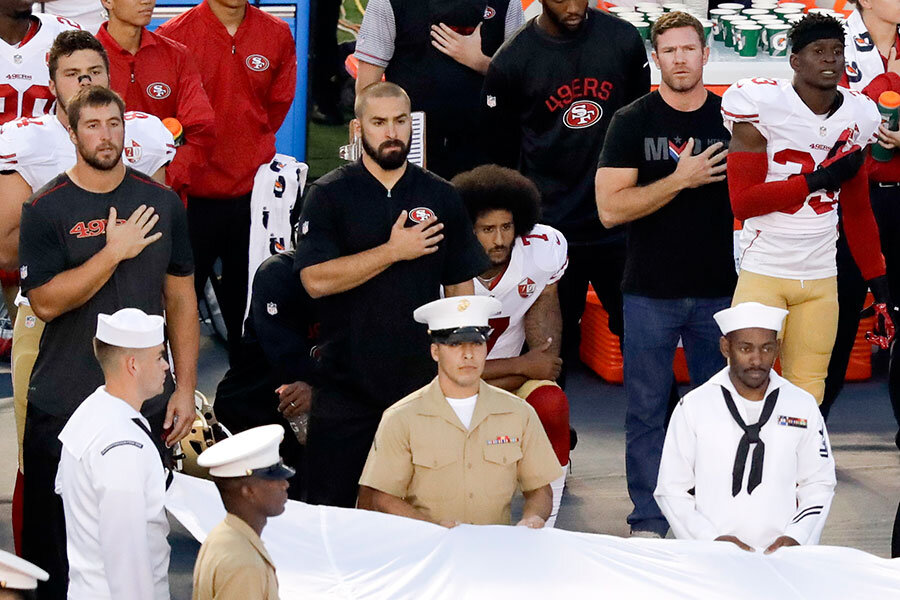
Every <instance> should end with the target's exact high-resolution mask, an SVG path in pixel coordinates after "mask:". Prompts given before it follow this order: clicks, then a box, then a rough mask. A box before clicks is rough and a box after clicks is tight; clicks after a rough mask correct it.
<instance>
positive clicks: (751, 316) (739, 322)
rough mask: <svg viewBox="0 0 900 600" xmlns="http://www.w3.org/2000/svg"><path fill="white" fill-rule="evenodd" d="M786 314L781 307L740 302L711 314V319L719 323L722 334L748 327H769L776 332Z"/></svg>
mask: <svg viewBox="0 0 900 600" xmlns="http://www.w3.org/2000/svg"><path fill="white" fill-rule="evenodd" d="M787 314H788V311H786V310H784V309H783V308H776V307H774V306H766V305H765V304H760V303H759V302H742V303H741V304H738V305H736V306H732V307H731V308H726V309H725V310H720V311H719V312H717V313H716V314H714V315H713V319H715V320H716V323H718V324H719V329H721V330H722V334H723V335H728V334H729V333H731V332H732V331H737V330H738V329H748V328H750V327H758V328H760V329H771V330H772V331H775V332H778V331H781V326H782V324H783V323H784V318H785V317H786V316H787Z"/></svg>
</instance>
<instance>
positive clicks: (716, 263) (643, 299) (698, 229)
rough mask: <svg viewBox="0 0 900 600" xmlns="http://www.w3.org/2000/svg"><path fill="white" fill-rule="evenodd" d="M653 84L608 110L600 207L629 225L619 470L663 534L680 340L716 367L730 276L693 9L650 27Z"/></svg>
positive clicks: (718, 155)
mask: <svg viewBox="0 0 900 600" xmlns="http://www.w3.org/2000/svg"><path fill="white" fill-rule="evenodd" d="M652 39H653V55H652V56H653V60H654V61H655V62H656V64H657V66H658V67H659V70H660V72H661V74H662V82H661V83H660V86H659V90H658V91H655V92H651V93H650V94H647V95H646V96H644V97H643V98H640V99H639V100H636V101H635V102H633V103H631V104H630V105H628V106H626V107H625V108H622V109H620V110H619V111H618V112H616V114H615V116H614V117H613V120H612V123H611V124H610V128H609V132H608V133H607V140H608V141H607V143H606V145H605V146H604V148H603V153H602V154H601V156H600V168H599V169H598V170H597V176H596V179H595V188H596V195H597V208H598V211H599V213H600V218H601V220H602V221H603V223H604V224H605V225H607V226H609V227H612V226H615V225H619V224H623V223H624V224H626V225H625V227H626V230H627V232H628V244H627V252H626V259H625V277H624V280H623V282H622V292H623V298H624V315H625V343H624V361H625V364H624V368H625V371H624V376H625V394H626V396H627V399H628V407H627V409H626V413H625V469H626V474H627V476H628V492H629V494H630V496H631V500H632V502H633V503H634V511H633V512H632V513H631V515H629V517H628V523H629V524H630V525H631V530H632V534H633V535H648V536H649V535H652V536H665V534H666V531H667V529H668V525H667V524H666V520H665V518H664V517H663V515H662V513H660V511H659V507H658V506H657V505H656V502H655V501H654V500H653V489H654V487H655V486H656V474H657V470H658V468H659V457H660V453H661V452H662V446H663V438H664V436H665V423H666V414H667V407H668V406H669V398H670V393H671V391H672V386H673V383H674V382H673V375H672V361H673V359H674V358H675V350H676V348H677V347H678V342H679V339H680V340H681V341H682V342H683V344H684V348H685V352H686V354H687V359H688V369H689V371H690V374H691V380H692V381H693V382H695V383H698V382H702V381H706V380H707V379H709V378H710V377H712V375H713V374H714V373H715V372H716V371H718V370H719V369H721V368H722V366H723V365H724V362H723V359H722V356H721V354H720V353H719V350H718V343H719V335H718V330H717V328H716V325H715V323H714V322H713V318H712V316H713V314H714V313H715V312H716V311H719V310H721V309H723V308H726V307H728V305H729V303H730V302H731V293H732V291H733V290H734V284H735V280H736V276H735V272H734V262H733V258H732V249H731V248H732V221H733V217H732V215H731V206H730V204H729V202H728V188H727V186H726V184H725V182H724V179H725V155H726V154H727V150H726V149H725V148H726V146H727V144H728V140H729V138H730V136H729V135H728V131H727V130H726V129H725V127H724V126H723V125H722V120H721V118H720V116H719V111H720V108H721V100H720V98H719V97H718V96H717V95H715V94H713V93H711V92H708V91H707V90H706V88H704V87H703V65H704V64H706V61H707V60H708V58H709V48H708V47H707V46H706V41H705V38H704V36H703V27H702V26H701V24H700V22H699V21H697V19H695V18H694V17H692V16H691V15H688V14H686V13H683V12H672V13H668V14H666V15H663V16H662V17H660V19H659V20H657V21H656V23H655V24H654V26H653V30H652Z"/></svg>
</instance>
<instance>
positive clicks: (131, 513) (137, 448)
mask: <svg viewBox="0 0 900 600" xmlns="http://www.w3.org/2000/svg"><path fill="white" fill-rule="evenodd" d="M137 433H138V434H140V431H138V432H137ZM149 443H150V442H149V440H146V439H141V438H140V437H138V436H137V435H135V436H134V437H132V438H122V439H121V440H118V441H113V442H110V443H107V444H101V445H98V446H99V447H97V448H96V450H94V451H93V452H92V456H91V459H92V460H91V462H92V463H93V464H92V473H93V475H94V481H95V486H96V490H97V498H98V501H99V514H98V515H97V517H98V524H99V528H100V532H99V533H100V540H99V541H100V548H101V549H102V553H103V566H104V571H105V573H106V574H107V583H108V584H109V592H110V597H112V598H128V599H129V600H154V599H153V596H154V578H153V561H152V557H151V556H150V544H149V541H148V531H147V514H146V513H147V508H146V497H145V496H146V494H145V488H146V485H147V482H146V477H147V473H146V472H145V468H144V465H145V461H144V459H143V457H142V456H141V453H142V451H143V450H145V449H147V447H148V445H149ZM151 450H152V451H153V452H156V449H155V448H152V449H151Z"/></svg>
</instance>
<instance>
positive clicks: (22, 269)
mask: <svg viewBox="0 0 900 600" xmlns="http://www.w3.org/2000/svg"><path fill="white" fill-rule="evenodd" d="M26 277H28V265H22V266H21V267H19V279H25V278H26Z"/></svg>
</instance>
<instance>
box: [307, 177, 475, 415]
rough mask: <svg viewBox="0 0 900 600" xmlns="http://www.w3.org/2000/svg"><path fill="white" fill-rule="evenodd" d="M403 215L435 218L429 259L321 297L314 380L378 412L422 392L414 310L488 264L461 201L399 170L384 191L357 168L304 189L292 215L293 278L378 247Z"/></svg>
mask: <svg viewBox="0 0 900 600" xmlns="http://www.w3.org/2000/svg"><path fill="white" fill-rule="evenodd" d="M402 210H406V211H408V212H409V214H410V217H409V218H408V219H407V221H406V226H407V227H410V226H413V225H415V224H416V220H417V219H424V218H426V217H427V216H428V215H429V214H434V215H435V216H437V219H438V220H439V221H440V222H441V223H443V224H444V229H443V231H442V232H441V233H443V234H444V239H443V240H442V241H441V242H440V243H439V244H438V251H437V252H434V253H432V254H427V255H425V256H422V257H419V258H417V259H415V260H405V261H400V262H397V263H394V264H393V265H391V266H390V267H388V268H387V269H385V270H384V271H383V272H382V273H380V274H379V275H376V276H375V277H373V278H372V279H370V280H368V281H367V282H365V283H363V284H362V285H360V286H358V287H355V288H353V289H351V290H348V291H346V292H342V293H340V294H333V295H330V296H325V297H323V298H320V299H319V300H318V301H317V303H316V311H317V313H318V315H319V317H320V319H321V333H320V337H319V340H318V341H319V350H320V352H321V360H320V362H319V370H318V375H319V378H318V381H317V383H318V384H319V385H321V386H323V387H326V388H330V389H332V390H337V391H339V392H342V393H343V394H345V395H346V396H347V397H348V398H350V399H352V400H354V401H356V402H358V403H362V404H365V405H368V406H369V407H374V408H377V409H378V410H383V409H384V408H387V407H388V406H390V405H391V404H393V403H394V402H396V401H398V400H400V399H401V398H403V397H404V396H406V395H407V394H409V393H411V392H413V391H415V390H417V389H419V388H420V387H422V386H423V385H425V384H426V383H428V382H429V381H430V380H431V379H432V378H433V377H434V376H435V374H436V373H437V367H436V365H435V363H434V361H433V360H432V358H431V355H430V353H429V345H430V341H429V338H428V333H427V331H428V328H427V327H426V326H425V325H424V324H421V323H416V322H415V321H414V320H413V316H412V314H413V311H414V310H415V309H416V308H418V307H419V306H421V305H423V304H426V303H427V302H430V301H432V300H437V299H438V298H439V297H440V286H441V285H453V284H458V283H462V282H464V281H467V280H469V279H472V278H473V277H475V276H476V275H478V274H479V273H482V272H484V271H485V270H486V269H487V268H488V267H489V266H490V263H489V261H488V259H487V256H486V255H485V253H484V250H483V249H482V247H481V244H480V243H479V242H478V240H477V238H476V237H475V233H474V232H473V230H472V223H471V221H470V220H469V216H468V214H467V213H466V211H465V208H464V207H463V204H462V201H461V200H460V198H459V196H458V195H457V193H456V191H455V190H454V189H453V188H452V187H451V185H450V184H449V183H448V182H446V181H445V180H443V179H441V178H440V177H438V176H436V175H434V174H432V173H429V172H427V171H424V170H422V169H420V168H419V167H417V166H415V165H412V164H408V165H407V166H406V172H405V173H404V174H403V177H401V178H400V180H399V181H398V182H397V183H396V185H395V186H394V187H393V189H392V190H390V191H388V190H386V189H385V188H384V186H383V185H382V184H381V182H379V181H378V180H377V179H375V177H373V176H372V175H371V174H370V173H369V171H368V170H367V169H366V168H365V166H363V164H362V161H361V160H360V161H357V162H355V163H352V164H349V165H345V166H343V167H340V168H338V169H336V170H334V171H332V172H331V173H329V174H328V175H326V176H324V177H322V178H321V179H319V180H317V181H316V182H315V183H314V184H312V185H311V186H310V187H309V189H308V192H307V196H306V199H305V203H304V206H303V212H302V214H301V215H300V234H301V238H300V241H299V243H298V246H297V254H296V260H295V263H294V270H295V271H296V272H298V273H299V272H300V271H301V270H302V269H304V268H306V267H309V266H312V265H316V264H319V263H323V262H326V261H329V260H332V259H335V258H340V257H342V256H349V255H353V254H358V253H360V252H363V251H365V250H370V249H372V248H375V247H376V246H379V245H381V244H384V243H385V242H387V241H388V240H389V239H390V236H391V227H392V226H393V225H394V222H395V221H396V220H397V217H398V216H399V215H400V211H402Z"/></svg>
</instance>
